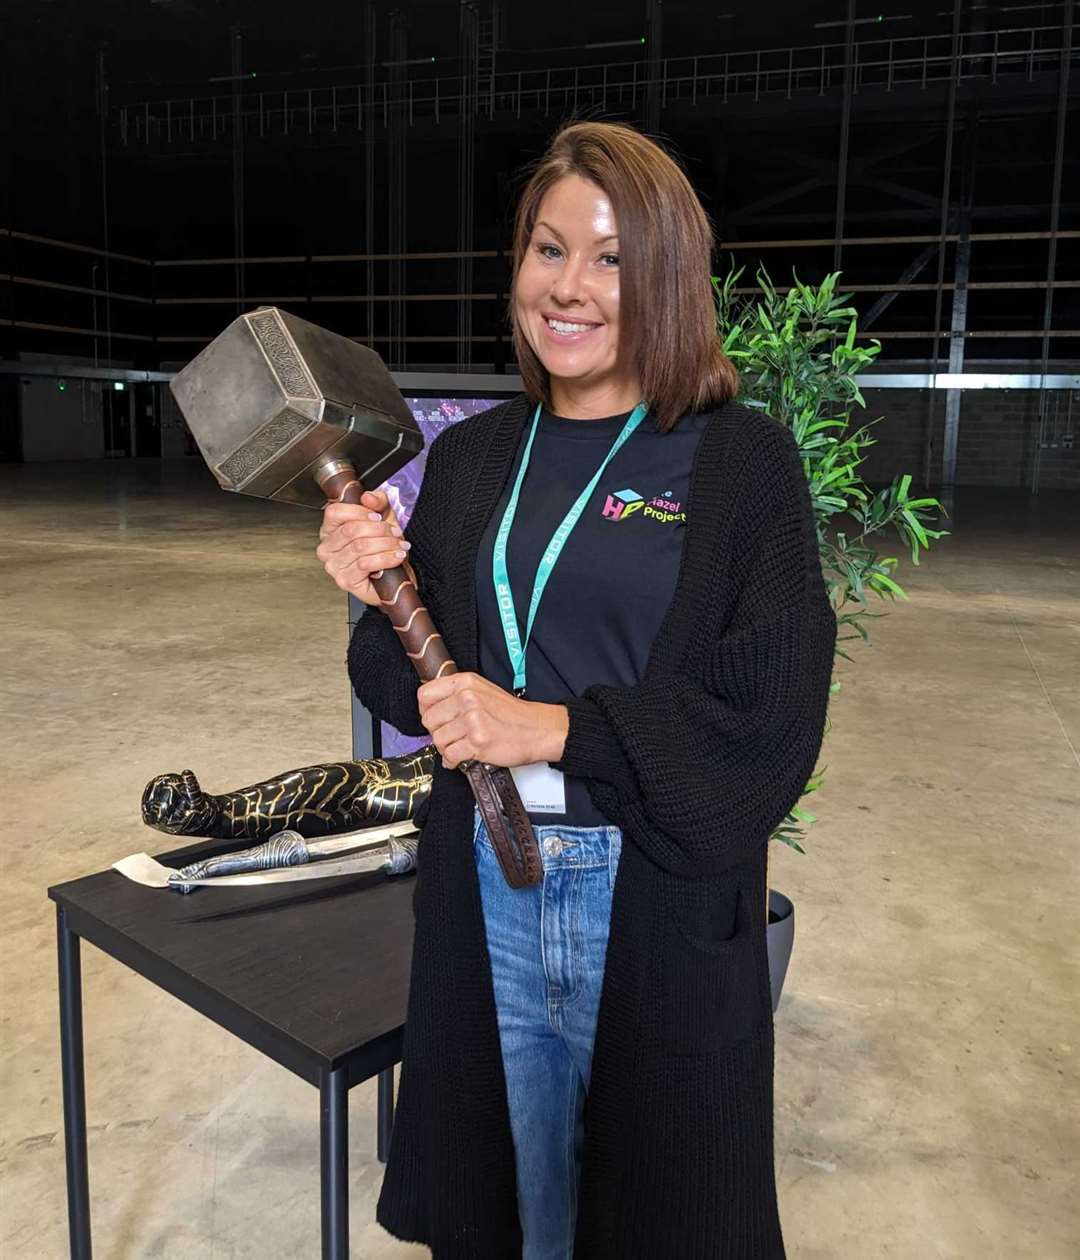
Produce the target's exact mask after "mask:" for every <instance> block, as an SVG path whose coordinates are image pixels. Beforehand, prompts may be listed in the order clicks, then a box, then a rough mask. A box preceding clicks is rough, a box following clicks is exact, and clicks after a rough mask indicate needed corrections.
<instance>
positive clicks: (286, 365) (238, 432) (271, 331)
mask: <svg viewBox="0 0 1080 1260" xmlns="http://www.w3.org/2000/svg"><path fill="white" fill-rule="evenodd" d="M170 389H171V390H172V393H173V397H174V398H175V399H176V401H177V404H178V405H179V407H180V410H181V412H182V413H183V415H184V419H185V420H186V421H187V423H188V427H189V428H190V429H191V432H192V435H193V436H194V438H195V441H196V442H197V443H198V446H199V450H200V451H201V452H202V454H203V458H204V459H205V460H206V462H207V464H208V465H209V466H210V471H211V472H212V473H213V474H214V476H215V477H216V478H217V481H218V484H219V485H220V486H221V487H222V488H223V489H225V490H233V491H236V492H237V493H239V494H251V495H255V496H256V497H258V498H264V499H279V500H283V501H284V502H287V503H298V504H302V505H304V506H306V507H313V508H320V509H321V508H322V507H323V506H324V505H325V503H326V501H327V500H336V501H338V502H341V503H359V502H360V496H361V495H362V494H363V492H364V489H365V487H366V486H371V487H375V486H379V485H381V484H382V483H383V482H384V481H386V480H387V478H389V477H392V476H393V475H394V473H396V472H397V471H398V469H399V468H401V467H403V466H404V465H405V464H407V463H408V462H409V460H411V459H412V458H413V457H414V456H415V455H416V454H417V453H418V452H419V451H421V450H422V449H423V445H424V440H423V436H422V434H421V432H420V428H419V426H418V425H417V423H416V421H415V420H414V419H413V416H412V413H411V412H410V411H409V408H408V406H407V405H406V403H405V400H404V398H402V396H401V394H400V393H399V392H398V388H397V386H396V385H395V384H394V380H393V377H392V376H391V375H390V372H389V371H388V369H387V367H386V365H385V364H384V363H383V361H382V359H380V358H379V356H378V355H377V354H376V353H375V352H374V351H373V350H369V349H368V348H367V347H366V346H361V345H359V344H358V343H357V342H354V341H350V340H349V339H348V338H347V337H341V336H339V335H338V334H337V333H332V332H329V331H328V330H327V329H325V328H320V327H319V326H318V325H317V324H311V323H308V321H307V320H303V319H299V318H297V316H295V315H291V314H289V313H287V312H286V311H281V310H278V309H277V308H276V307H273V306H264V307H260V308H259V309H258V310H255V311H251V312H249V313H248V314H245V315H241V316H239V317H238V318H237V319H235V320H233V322H232V323H231V324H230V325H229V326H228V327H227V328H226V329H225V331H224V332H222V333H221V334H220V335H219V336H217V337H215V338H214V340H213V341H211V342H210V344H209V345H208V346H206V348H205V349H204V350H202V351H201V352H200V353H199V354H198V355H197V356H196V357H195V358H194V359H192V361H191V362H190V363H189V364H188V365H187V367H185V368H183V369H182V371H180V372H179V373H177V375H176V376H175V377H174V378H173V379H172V381H171V382H170ZM372 584H373V586H374V588H375V592H376V594H377V595H378V597H379V603H380V606H381V607H382V610H383V612H384V613H386V615H387V616H389V618H390V621H391V623H392V624H393V627H394V629H395V630H396V631H397V632H398V635H399V637H400V639H401V643H402V646H403V647H404V649H405V652H406V654H407V656H408V658H409V660H410V661H412V663H413V665H414V666H415V668H416V672H417V673H418V674H419V675H420V677H421V678H422V679H423V680H424V681H425V682H427V681H428V680H429V679H432V678H439V677H441V676H442V675H443V674H453V673H457V665H455V663H454V661H453V660H452V659H451V657H450V653H449V652H448V651H447V649H446V645H445V644H444V643H443V640H442V636H441V635H440V634H439V632H438V631H437V630H436V629H435V626H434V624H433V623H432V620H431V614H430V613H429V612H428V610H427V609H426V608H425V607H424V605H423V603H422V602H421V599H420V593H419V591H418V590H417V588H416V586H415V584H414V583H413V581H412V579H411V578H410V577H409V575H408V573H407V572H406V570H405V568H404V566H402V565H399V566H398V567H397V568H394V569H386V570H384V571H383V574H382V576H381V577H379V578H375V579H373V580H372ZM460 769H461V770H462V771H463V772H464V773H465V775H466V777H467V778H468V780H469V784H470V786H471V788H472V791H473V795H474V796H475V797H476V803H477V806H478V808H479V810H480V814H481V817H482V818H483V820H484V824H485V826H486V827H487V830H488V835H489V836H490V837H491V842H492V845H493V847H494V849H495V852H496V853H497V854H498V857H499V862H500V864H501V866H502V870H503V874H504V876H505V877H506V882H507V883H508V884H509V885H510V887H511V888H525V887H528V886H529V885H531V884H535V883H538V882H539V880H540V876H541V874H542V870H543V867H542V864H541V861H540V852H539V849H538V847H537V843H536V836H535V833H534V832H533V829H532V822H531V821H530V819H529V815H528V813H527V811H526V809H525V807H524V805H523V804H522V803H521V798H520V796H519V795H518V792H517V787H516V785H515V783H514V779H513V776H512V775H511V773H510V771H509V770H508V769H507V768H506V767H504V766H491V765H488V764H487V763H485V762H477V761H468V762H462V763H461V766H460Z"/></svg>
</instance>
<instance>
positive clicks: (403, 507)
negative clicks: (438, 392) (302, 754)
mask: <svg viewBox="0 0 1080 1260" xmlns="http://www.w3.org/2000/svg"><path fill="white" fill-rule="evenodd" d="M405 401H406V402H407V403H408V404H409V410H410V411H411V412H412V413H413V416H414V417H415V418H416V423H417V424H418V425H419V426H420V431H421V432H422V433H423V435H424V450H423V451H421V452H420V454H419V455H417V456H416V458H415V459H413V460H411V461H410V462H409V463H408V464H407V465H406V466H405V467H404V468H403V469H402V470H401V471H400V472H399V473H396V474H395V475H394V476H393V477H391V478H390V480H389V481H388V482H387V483H386V485H385V487H384V489H385V490H386V491H387V493H388V494H389V496H390V503H391V505H392V506H393V508H394V511H395V512H396V513H397V518H398V520H399V521H400V522H401V526H402V528H403V529H404V527H405V526H406V525H407V524H408V520H409V517H410V516H411V515H412V510H413V505H414V504H415V503H416V496H417V495H418V494H419V492H420V482H421V481H422V479H423V476H424V466H425V464H426V463H427V448H428V447H430V445H431V443H432V442H433V441H434V440H435V438H437V437H438V436H439V434H440V433H441V432H442V431H443V429H446V428H448V427H449V426H450V425H452V424H457V422H458V421H459V420H464V419H465V418H466V416H474V415H476V414H477V412H480V411H487V409H488V408H489V407H494V406H495V405H496V404H497V403H499V402H500V401H501V399H498V398H406V399H405ZM381 727H382V755H383V756H384V757H398V756H401V755H402V754H404V753H409V752H413V751H414V750H415V749H417V748H423V746H424V745H425V744H429V743H430V742H431V739H430V737H429V736H426V735H425V736H421V737H420V738H417V737H416V736H413V735H402V733H401V732H400V731H399V730H398V729H397V728H396V727H394V726H391V725H390V723H389V722H383V723H381Z"/></svg>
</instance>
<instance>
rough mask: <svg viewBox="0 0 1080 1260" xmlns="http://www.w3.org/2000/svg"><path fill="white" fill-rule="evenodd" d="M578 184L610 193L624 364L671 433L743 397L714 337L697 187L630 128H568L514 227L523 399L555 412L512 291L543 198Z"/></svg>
mask: <svg viewBox="0 0 1080 1260" xmlns="http://www.w3.org/2000/svg"><path fill="white" fill-rule="evenodd" d="M565 175H580V176H581V177H582V178H583V179H587V180H591V181H592V183H594V184H596V185H598V186H599V187H600V188H602V189H603V190H604V192H605V193H607V195H608V197H609V198H610V200H611V207H612V210H613V211H614V213H615V222H616V225H617V228H618V233H619V330H620V331H619V357H620V359H621V360H622V361H623V362H624V363H626V364H633V365H634V366H635V368H636V370H637V374H638V379H639V380H640V382H641V393H642V397H643V398H645V399H646V400H647V401H648V402H649V404H650V406H651V408H652V410H653V413H654V415H655V417H656V424H657V427H658V428H659V429H661V430H662V431H664V432H667V431H669V430H670V429H672V428H674V426H675V424H676V423H677V422H678V419H679V417H680V416H681V415H682V414H683V413H684V412H685V411H688V410H701V409H703V408H706V407H714V406H720V405H721V404H723V403H725V402H728V401H729V400H730V399H732V398H734V397H735V394H736V393H737V392H738V388H739V374H738V370H737V368H736V367H735V365H734V364H733V363H732V362H731V360H730V359H729V358H728V357H727V355H726V354H724V350H723V345H722V342H721V340H720V336H719V334H718V332H717V328H716V308H715V305H714V301H713V292H712V284H711V281H710V278H709V276H710V271H711V268H712V244H713V235H712V228H711V227H710V225H709V220H708V217H707V216H706V214H705V210H704V208H703V207H702V205H701V202H700V201H699V200H698V197H697V194H696V193H695V192H694V190H693V188H692V187H691V185H690V181H689V180H688V179H687V178H686V176H685V174H684V173H683V171H682V170H681V168H680V167H679V165H678V164H677V163H676V162H675V161H674V160H673V159H672V158H671V157H670V155H669V154H667V153H666V152H665V151H664V150H663V149H662V148H661V147H660V146H659V145H658V144H656V143H655V142H654V141H652V140H650V139H649V138H648V137H647V136H644V135H642V134H641V132H639V131H636V130H635V129H634V128H633V127H629V126H626V125H624V124H622V123H609V122H579V123H572V124H571V125H570V126H568V127H564V128H563V129H562V130H561V131H559V133H558V134H557V135H556V136H555V138H554V140H552V142H551V145H550V146H549V148H548V151H547V153H546V154H545V155H544V156H543V157H542V158H541V159H540V162H539V163H538V164H537V166H536V167H535V169H534V170H533V172H532V174H531V176H530V177H529V180H528V183H527V184H526V185H525V188H524V190H523V191H522V194H521V199H520V200H519V202H518V207H517V216H516V219H515V223H514V245H513V255H514V263H513V282H512V284H511V288H510V293H511V296H510V320H511V324H512V327H513V337H514V349H515V350H516V352H517V360H518V366H519V368H520V371H521V377H522V380H523V381H524V383H525V391H526V393H527V394H528V395H529V397H530V398H532V399H535V400H537V401H540V400H543V401H544V402H545V403H547V404H548V405H550V403H551V393H550V381H549V380H548V373H547V369H546V368H545V367H544V365H543V364H542V363H541V362H540V360H539V359H538V358H537V356H536V352H535V351H534V350H533V348H532V346H530V345H529V342H528V340H527V339H526V337H525V335H524V332H523V330H522V329H521V327H520V326H519V323H518V320H517V314H516V310H515V305H516V304H515V300H514V291H515V289H516V287H517V276H518V270H519V269H520V267H521V263H522V260H523V259H524V257H525V252H526V250H527V249H528V248H529V242H530V240H531V239H532V233H533V228H534V226H535V224H536V220H537V218H538V215H539V211H540V203H541V202H542V201H543V199H544V195H545V193H546V192H547V191H548V189H549V188H550V187H551V186H552V184H554V183H555V182H556V181H557V180H559V179H562V178H563V176H565Z"/></svg>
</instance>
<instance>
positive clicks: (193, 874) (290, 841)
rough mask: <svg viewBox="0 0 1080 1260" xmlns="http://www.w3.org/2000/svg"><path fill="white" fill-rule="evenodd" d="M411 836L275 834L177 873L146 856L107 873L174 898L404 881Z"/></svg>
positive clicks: (381, 831) (410, 866) (390, 830)
mask: <svg viewBox="0 0 1080 1260" xmlns="http://www.w3.org/2000/svg"><path fill="white" fill-rule="evenodd" d="M417 835H418V832H417V830H416V828H415V827H414V826H413V824H412V823H411V822H408V821H406V822H400V823H391V824H390V825H389V826H386V827H371V828H369V829H368V830H367V831H364V832H362V833H360V834H359V835H351V836H337V837H334V838H332V839H328V840H305V839H304V837H303V836H301V835H300V833H299V832H298V831H280V832H278V834H277V835H276V836H272V837H271V838H270V839H269V840H267V841H266V842H265V843H263V844H259V845H256V846H255V847H254V848H251V849H242V850H240V851H239V852H238V853H223V854H221V855H219V856H218V857H211V858H203V859H202V860H201V861H199V862H193V863H191V864H190V865H188V866H183V867H181V868H180V869H179V870H174V869H172V868H171V867H168V866H164V865H163V864H162V863H160V862H158V861H157V860H156V859H155V858H152V857H150V856H149V855H148V854H146V853H133V854H132V855H131V856H130V857H126V858H123V859H121V861H119V862H114V863H113V867H114V869H116V870H117V871H119V872H120V874H121V875H126V876H127V878H128V879H131V880H134V881H135V882H136V883H138V884H146V885H148V886H149V887H151V888H171V889H172V890H173V891H174V892H180V893H190V892H194V891H195V889H196V888H197V887H200V886H204V885H205V886H208V887H216V888H230V887H234V886H236V885H237V884H245V885H246V884H283V883H291V882H292V881H294V880H305V879H327V878H329V877H330V876H334V875H358V874H363V873H365V872H368V871H383V872H385V873H386V874H387V875H405V874H407V873H408V872H409V871H412V870H414V869H415V867H416V846H417V843H418V841H417ZM335 854H340V855H342V856H337V857H335V856H333V855H335Z"/></svg>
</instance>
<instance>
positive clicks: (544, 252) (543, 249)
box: [537, 245, 559, 258]
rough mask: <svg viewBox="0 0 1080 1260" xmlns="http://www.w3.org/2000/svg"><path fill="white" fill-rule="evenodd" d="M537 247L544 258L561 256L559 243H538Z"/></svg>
mask: <svg viewBox="0 0 1080 1260" xmlns="http://www.w3.org/2000/svg"><path fill="white" fill-rule="evenodd" d="M537 249H538V251H539V253H540V256H541V257H542V258H558V257H559V247H558V246H557V245H538V246H537ZM548 250H550V251H551V252H550V253H548Z"/></svg>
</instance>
